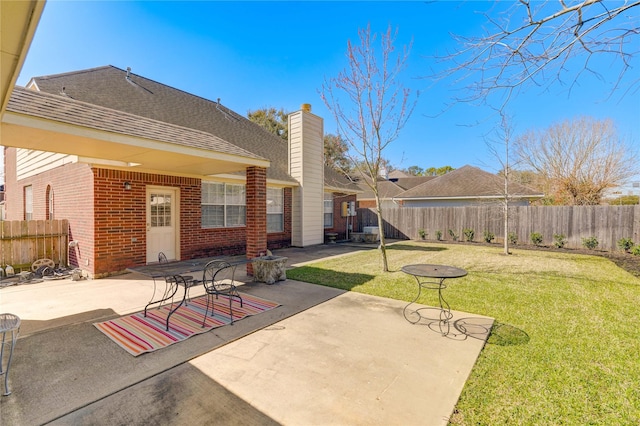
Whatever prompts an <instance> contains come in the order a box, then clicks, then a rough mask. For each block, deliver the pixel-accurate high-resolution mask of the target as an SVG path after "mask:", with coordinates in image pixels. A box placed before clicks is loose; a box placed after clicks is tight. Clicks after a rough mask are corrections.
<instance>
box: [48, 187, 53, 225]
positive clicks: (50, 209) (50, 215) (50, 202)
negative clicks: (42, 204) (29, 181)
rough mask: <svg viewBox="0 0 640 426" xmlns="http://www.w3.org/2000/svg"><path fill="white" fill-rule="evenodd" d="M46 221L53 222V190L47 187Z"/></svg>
mask: <svg viewBox="0 0 640 426" xmlns="http://www.w3.org/2000/svg"><path fill="white" fill-rule="evenodd" d="M47 219H49V220H53V219H54V216H53V188H51V185H49V186H47Z"/></svg>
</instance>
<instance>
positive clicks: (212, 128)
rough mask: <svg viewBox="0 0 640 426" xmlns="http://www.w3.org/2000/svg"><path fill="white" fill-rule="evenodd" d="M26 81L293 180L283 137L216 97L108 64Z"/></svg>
mask: <svg viewBox="0 0 640 426" xmlns="http://www.w3.org/2000/svg"><path fill="white" fill-rule="evenodd" d="M28 87H29V88H33V89H35V90H39V91H42V92H48V93H51V94H56V95H59V96H64V97H68V98H71V99H75V100H79V101H82V102H86V103H89V104H93V105H99V106H102V107H105V108H109V109H112V110H116V111H122V112H124V113H127V114H133V115H136V116H141V117H146V118H148V119H151V120H155V121H157V122H163V123H169V124H171V125H174V126H179V127H182V128H187V129H192V130H195V131H200V132H204V133H207V134H209V135H211V136H212V137H214V138H216V139H219V140H222V141H225V142H227V143H228V144H230V145H232V146H235V147H238V148H239V149H241V150H245V151H248V152H251V153H253V155H255V156H257V157H259V158H265V159H268V160H270V162H271V165H270V167H269V168H268V169H267V178H268V179H271V180H275V181H282V182H290V183H294V182H296V181H295V179H293V178H292V177H291V176H290V175H289V172H288V161H289V156H288V142H287V141H285V140H283V139H282V138H280V137H278V136H276V135H274V134H272V133H269V132H268V131H266V130H265V129H264V128H262V127H261V126H259V125H258V124H255V123H253V122H252V121H250V120H249V119H247V118H246V117H243V116H241V115H239V114H237V113H235V112H234V111H232V110H230V109H229V108H227V107H225V106H224V105H223V104H222V103H221V102H220V101H219V100H217V101H211V100H208V99H205V98H202V97H199V96H196V95H193V94H190V93H187V92H184V91H182V90H179V89H176V88H174V87H171V86H167V85H166V84H162V83H159V82H156V81H154V80H151V79H148V78H145V77H143V76H140V75H137V74H134V73H132V72H130V71H129V70H127V71H125V70H122V69H120V68H117V67H114V66H111V65H108V66H103V67H98V68H91V69H87V70H81V71H74V72H69V73H64V74H56V75H49V76H42V77H34V78H33V79H31V81H30V82H29V84H28ZM325 174H326V171H325ZM332 186H334V187H338V188H342V189H345V190H349V188H352V187H351V185H350V184H349V182H348V181H347V180H346V179H342V180H340V179H336V180H335V182H332Z"/></svg>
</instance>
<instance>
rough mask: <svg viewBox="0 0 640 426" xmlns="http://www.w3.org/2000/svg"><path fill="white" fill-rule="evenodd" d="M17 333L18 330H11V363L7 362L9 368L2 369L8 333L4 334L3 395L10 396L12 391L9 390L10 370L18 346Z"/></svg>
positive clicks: (0, 352)
mask: <svg viewBox="0 0 640 426" xmlns="http://www.w3.org/2000/svg"><path fill="white" fill-rule="evenodd" d="M16 333H17V330H15V329H14V330H11V350H10V351H9V361H8V362H7V368H6V369H4V370H3V369H2V361H3V359H4V345H5V343H6V337H7V331H5V332H3V333H2V347H1V348H0V375H2V374H4V393H3V394H2V395H4V396H9V395H11V391H10V390H9V369H10V368H11V359H12V358H13V348H14V347H15V346H16Z"/></svg>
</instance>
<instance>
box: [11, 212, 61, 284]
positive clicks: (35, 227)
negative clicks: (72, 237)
mask: <svg viewBox="0 0 640 426" xmlns="http://www.w3.org/2000/svg"><path fill="white" fill-rule="evenodd" d="M68 244H69V221H68V220H67V219H62V220H12V221H0V267H5V266H6V265H11V266H13V267H14V269H16V272H17V271H18V270H20V269H22V270H26V269H28V268H29V267H30V266H31V264H32V263H33V262H35V261H36V260H38V259H51V260H53V261H54V262H55V263H56V265H63V266H66V265H68V263H69V262H68V260H69V259H68V249H67V247H68Z"/></svg>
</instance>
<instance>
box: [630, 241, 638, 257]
mask: <svg viewBox="0 0 640 426" xmlns="http://www.w3.org/2000/svg"><path fill="white" fill-rule="evenodd" d="M631 254H632V255H634V256H640V244H638V245H637V246H635V247H634V248H632V249H631Z"/></svg>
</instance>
